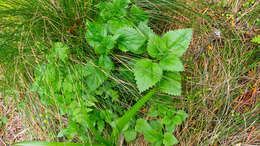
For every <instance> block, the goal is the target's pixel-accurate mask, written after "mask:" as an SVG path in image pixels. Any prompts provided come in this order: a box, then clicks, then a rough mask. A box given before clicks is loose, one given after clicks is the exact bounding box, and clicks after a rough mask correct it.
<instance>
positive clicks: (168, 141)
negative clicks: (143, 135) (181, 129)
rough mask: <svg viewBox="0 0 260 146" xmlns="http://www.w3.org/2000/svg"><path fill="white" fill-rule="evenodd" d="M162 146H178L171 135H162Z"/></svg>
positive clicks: (175, 139)
mask: <svg viewBox="0 0 260 146" xmlns="http://www.w3.org/2000/svg"><path fill="white" fill-rule="evenodd" d="M163 144H164V145H165V146H172V145H175V144H178V140H177V138H176V137H175V136H173V135H172V133H168V132H167V133H164V137H163Z"/></svg>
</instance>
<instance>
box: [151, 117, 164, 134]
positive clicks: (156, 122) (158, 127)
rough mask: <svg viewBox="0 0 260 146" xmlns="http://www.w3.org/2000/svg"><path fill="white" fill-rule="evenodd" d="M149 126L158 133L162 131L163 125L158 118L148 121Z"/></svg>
mask: <svg viewBox="0 0 260 146" xmlns="http://www.w3.org/2000/svg"><path fill="white" fill-rule="evenodd" d="M150 125H151V127H152V128H153V129H154V130H156V131H157V132H159V133H162V129H163V125H162V124H161V123H160V121H159V120H152V121H150Z"/></svg>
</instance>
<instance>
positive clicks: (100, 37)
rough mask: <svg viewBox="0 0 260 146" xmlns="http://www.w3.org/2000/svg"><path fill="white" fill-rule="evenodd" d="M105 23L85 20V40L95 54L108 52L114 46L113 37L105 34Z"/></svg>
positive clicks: (114, 40) (114, 39)
mask: <svg viewBox="0 0 260 146" xmlns="http://www.w3.org/2000/svg"><path fill="white" fill-rule="evenodd" d="M107 33H108V32H107V28H106V25H103V24H99V23H94V22H87V31H86V40H87V42H88V44H89V45H90V46H91V47H93V48H94V50H95V52H96V53H97V54H108V53H109V52H110V51H111V49H113V48H114V47H115V44H116V39H117V38H115V37H113V36H111V35H108V34H107Z"/></svg>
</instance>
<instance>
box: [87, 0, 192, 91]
mask: <svg viewBox="0 0 260 146" xmlns="http://www.w3.org/2000/svg"><path fill="white" fill-rule="evenodd" d="M129 3H130V1H128V0H115V1H114V2H113V3H102V4H100V5H99V7H100V9H101V10H102V11H101V12H100V15H99V21H98V22H89V21H87V33H86V39H87V42H88V44H89V45H90V46H91V47H93V48H94V50H95V52H96V54H98V55H100V58H99V65H100V66H101V67H103V68H104V69H109V70H113V66H114V65H113V62H112V61H111V59H110V57H109V54H111V53H113V51H118V50H120V51H123V52H131V53H134V54H143V55H146V54H148V55H149V56H145V57H144V58H143V59H138V60H137V61H136V64H135V66H134V75H135V80H136V84H137V87H138V89H139V91H140V92H143V91H146V90H147V89H149V88H151V87H153V86H157V87H159V89H160V90H161V91H162V92H164V93H167V94H170V95H180V94H181V75H180V74H179V72H180V71H183V70H184V67H183V64H182V62H181V60H180V59H179V57H180V56H182V55H183V53H184V52H185V51H186V49H187V48H188V47H189V44H190V41H191V38H192V29H181V30H175V31H168V32H167V33H165V34H164V35H163V36H162V37H160V36H158V35H156V34H155V33H154V32H153V31H152V30H151V29H150V28H149V27H148V25H147V23H148V20H149V19H148V18H149V17H148V15H147V13H146V12H145V11H143V10H142V9H140V8H138V7H136V6H135V5H132V6H131V7H130V8H129Z"/></svg>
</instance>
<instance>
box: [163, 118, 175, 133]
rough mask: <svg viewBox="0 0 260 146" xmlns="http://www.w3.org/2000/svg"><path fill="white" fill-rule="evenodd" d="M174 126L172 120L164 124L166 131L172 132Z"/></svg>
mask: <svg viewBox="0 0 260 146" xmlns="http://www.w3.org/2000/svg"><path fill="white" fill-rule="evenodd" d="M175 128H176V124H174V122H172V121H171V122H170V123H168V124H165V130H166V132H169V133H173V132H174V130H175Z"/></svg>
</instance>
